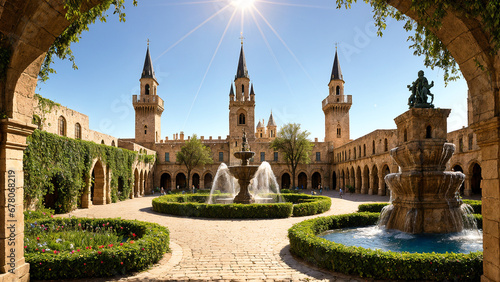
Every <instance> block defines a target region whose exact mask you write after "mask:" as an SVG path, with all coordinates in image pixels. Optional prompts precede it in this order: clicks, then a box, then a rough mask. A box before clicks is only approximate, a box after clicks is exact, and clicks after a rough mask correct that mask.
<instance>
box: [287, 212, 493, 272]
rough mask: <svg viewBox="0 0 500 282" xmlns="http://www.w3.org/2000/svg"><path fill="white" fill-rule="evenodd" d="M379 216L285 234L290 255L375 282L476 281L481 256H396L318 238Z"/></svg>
mask: <svg viewBox="0 0 500 282" xmlns="http://www.w3.org/2000/svg"><path fill="white" fill-rule="evenodd" d="M378 217H379V213H368V212H363V213H351V214H343V215H336V216H329V217H319V218H315V219H310V220H306V221H303V222H301V223H298V224H295V225H294V226H293V227H292V228H290V229H289V230H288V237H289V240H290V251H291V252H292V253H293V254H295V255H297V256H299V257H301V258H302V259H304V260H306V261H307V262H310V263H313V264H315V265H317V266H318V267H321V268H325V269H328V270H331V271H336V272H340V273H345V274H354V275H359V276H361V277H370V278H375V279H401V280H419V281H420V280H438V281H443V280H451V281H453V280H458V281H479V280H480V278H481V275H482V273H483V265H482V264H483V253H482V252H474V253H470V254H456V253H447V254H436V253H396V252H390V251H388V252H385V251H381V250H371V249H365V248H361V247H350V246H344V245H342V244H338V243H335V242H331V241H329V240H326V239H323V238H320V237H318V236H317V234H320V233H321V232H324V231H327V230H331V229H338V228H346V227H361V226H368V225H374V224H375V223H376V222H377V220H378Z"/></svg>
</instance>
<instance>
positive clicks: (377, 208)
mask: <svg viewBox="0 0 500 282" xmlns="http://www.w3.org/2000/svg"><path fill="white" fill-rule="evenodd" d="M388 205H389V203H371V204H361V205H359V206H358V212H381V211H382V209H383V208H384V207H385V206H388Z"/></svg>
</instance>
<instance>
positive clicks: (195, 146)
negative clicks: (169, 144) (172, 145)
mask: <svg viewBox="0 0 500 282" xmlns="http://www.w3.org/2000/svg"><path fill="white" fill-rule="evenodd" d="M210 153H211V150H210V148H208V147H207V146H205V145H203V144H202V143H201V141H200V140H199V139H198V138H197V136H196V134H194V135H193V137H191V138H190V139H189V140H187V141H186V143H185V144H184V146H182V147H181V150H180V151H179V152H177V154H176V159H177V162H178V163H180V164H183V165H185V166H186V169H187V185H188V187H189V184H190V183H189V180H190V178H191V170H193V168H195V167H197V166H202V165H205V164H211V163H212V162H213V161H212V157H211V154H210Z"/></svg>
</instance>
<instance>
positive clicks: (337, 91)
mask: <svg viewBox="0 0 500 282" xmlns="http://www.w3.org/2000/svg"><path fill="white" fill-rule="evenodd" d="M336 94H337V95H340V86H338V85H337V89H336Z"/></svg>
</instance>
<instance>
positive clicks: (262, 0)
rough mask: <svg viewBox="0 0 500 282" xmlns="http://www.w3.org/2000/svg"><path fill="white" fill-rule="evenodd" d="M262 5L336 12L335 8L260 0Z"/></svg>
mask: <svg viewBox="0 0 500 282" xmlns="http://www.w3.org/2000/svg"><path fill="white" fill-rule="evenodd" d="M258 2H260V3H266V4H273V5H280V6H289V7H302V8H315V9H328V10H335V9H336V8H335V7H325V6H316V5H305V4H291V3H282V2H273V1H265V0H258Z"/></svg>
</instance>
